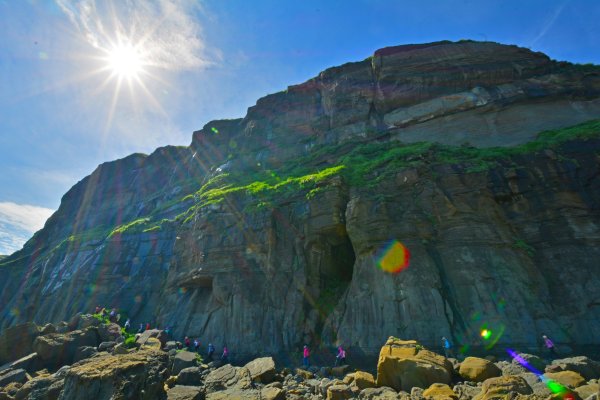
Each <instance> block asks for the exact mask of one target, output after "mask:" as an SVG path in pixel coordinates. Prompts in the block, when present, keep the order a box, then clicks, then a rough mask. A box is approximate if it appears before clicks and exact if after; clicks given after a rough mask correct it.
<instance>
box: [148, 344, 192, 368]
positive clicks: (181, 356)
mask: <svg viewBox="0 0 600 400" xmlns="http://www.w3.org/2000/svg"><path fill="white" fill-rule="evenodd" d="M146 341H147V340H145V341H144V343H146ZM197 364H198V361H197V359H196V353H192V352H191V351H185V350H184V351H180V352H178V353H177V354H176V355H175V357H174V358H173V366H172V367H171V375H178V374H179V372H181V370H182V369H184V368H189V367H195V366H196V365H197Z"/></svg>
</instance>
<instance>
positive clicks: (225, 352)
mask: <svg viewBox="0 0 600 400" xmlns="http://www.w3.org/2000/svg"><path fill="white" fill-rule="evenodd" d="M228 360H229V350H227V345H225V346H223V355H222V356H221V361H223V363H224V364H227V362H228Z"/></svg>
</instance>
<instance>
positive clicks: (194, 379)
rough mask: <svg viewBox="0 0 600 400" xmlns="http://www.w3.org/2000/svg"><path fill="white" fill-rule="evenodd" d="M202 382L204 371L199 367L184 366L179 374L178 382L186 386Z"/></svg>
mask: <svg viewBox="0 0 600 400" xmlns="http://www.w3.org/2000/svg"><path fill="white" fill-rule="evenodd" d="M200 383H202V371H201V370H200V368H198V367H189V368H184V369H182V370H181V371H180V372H179V375H177V384H178V385H184V386H198V385H200Z"/></svg>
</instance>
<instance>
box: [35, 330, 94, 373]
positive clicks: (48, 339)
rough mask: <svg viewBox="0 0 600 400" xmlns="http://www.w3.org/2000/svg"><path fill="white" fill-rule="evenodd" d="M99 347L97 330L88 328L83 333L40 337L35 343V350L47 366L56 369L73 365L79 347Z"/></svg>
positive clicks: (76, 332)
mask: <svg viewBox="0 0 600 400" xmlns="http://www.w3.org/2000/svg"><path fill="white" fill-rule="evenodd" d="M97 345H98V337H97V335H96V331H95V328H87V329H86V330H83V331H79V330H77V331H73V332H68V333H64V334H61V333H52V334H50V335H45V336H38V337H37V338H36V339H35V341H34V343H33V349H34V350H35V352H36V353H38V354H39V356H40V358H41V359H42V361H43V362H44V364H45V365H47V366H48V367H51V368H54V367H59V366H61V365H65V364H72V363H73V361H74V360H75V354H76V353H77V349H78V348H79V347H82V346H93V347H96V346H97Z"/></svg>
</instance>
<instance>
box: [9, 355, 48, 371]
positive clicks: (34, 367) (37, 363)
mask: <svg viewBox="0 0 600 400" xmlns="http://www.w3.org/2000/svg"><path fill="white" fill-rule="evenodd" d="M8 369H24V370H25V371H27V372H29V373H32V372H35V371H38V370H40V369H42V364H41V360H40V356H39V355H38V354H37V353H31V354H29V355H27V356H25V357H23V358H19V359H18V360H15V361H11V362H9V363H7V364H4V365H3V366H1V367H0V373H1V372H2V371H5V370H8Z"/></svg>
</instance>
